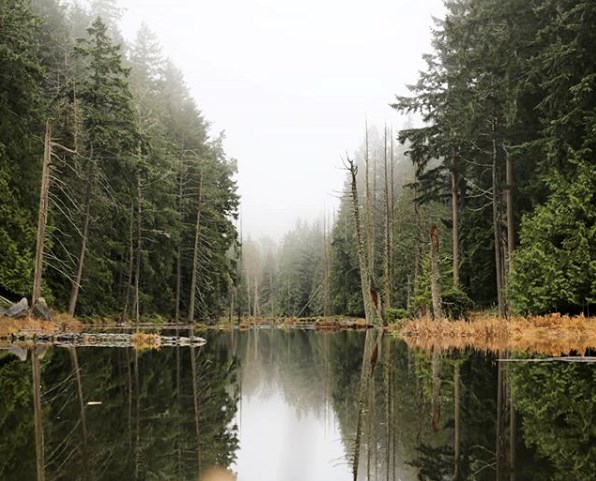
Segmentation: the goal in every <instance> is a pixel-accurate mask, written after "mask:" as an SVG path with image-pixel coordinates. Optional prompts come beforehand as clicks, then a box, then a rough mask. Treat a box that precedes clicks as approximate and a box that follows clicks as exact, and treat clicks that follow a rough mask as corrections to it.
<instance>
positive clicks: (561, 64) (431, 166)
mask: <svg viewBox="0 0 596 481" xmlns="http://www.w3.org/2000/svg"><path fill="white" fill-rule="evenodd" d="M445 6H446V12H447V13H446V15H445V18H442V19H435V28H434V29H433V33H432V35H433V42H432V45H433V49H432V51H431V52H430V53H428V54H427V55H425V56H424V62H425V68H424V69H423V70H422V71H420V73H419V78H418V80H417V81H416V82H415V83H414V84H413V85H410V86H408V90H409V94H408V95H400V96H396V98H395V101H394V103H393V104H392V107H393V108H394V109H396V110H397V111H398V112H399V113H401V114H403V115H406V116H409V117H408V118H409V119H410V120H409V121H408V122H406V123H405V125H404V126H403V127H402V128H401V129H399V130H398V131H394V130H393V128H391V127H388V126H385V127H384V128H383V127H381V128H380V129H379V128H375V127H374V126H373V127H371V128H369V127H368V126H365V123H364V122H363V129H362V131H363V139H362V146H361V148H360V150H359V151H357V152H355V153H353V154H352V157H353V158H352V159H349V158H348V159H344V161H346V168H348V167H349V166H348V163H347V161H352V162H353V164H354V167H355V168H354V171H357V172H355V173H356V176H357V179H356V184H357V186H358V198H359V207H358V209H359V217H360V219H359V223H360V224H361V228H360V230H361V231H362V232H361V239H360V241H359V240H358V237H357V235H356V234H357V232H356V231H357V230H358V229H357V226H356V224H355V216H354V209H353V205H352V199H351V198H350V196H349V195H348V194H349V191H350V183H351V182H350V175H349V174H346V189H345V194H346V195H344V196H343V197H342V199H341V203H340V207H339V211H338V212H337V214H336V215H335V219H334V222H331V223H329V222H325V221H321V222H319V223H313V224H311V225H310V226H308V228H305V227H304V226H303V225H297V226H296V229H295V230H294V231H293V232H291V233H289V234H288V235H287V237H286V238H285V240H284V242H282V244H281V246H280V247H279V248H277V249H272V246H271V245H270V244H268V243H267V242H262V243H259V242H252V243H248V244H246V243H245V246H244V249H245V250H244V254H245V255H244V263H245V264H246V266H245V267H246V271H247V272H249V273H250V274H249V277H248V279H247V282H248V283H249V286H248V289H247V290H246V292H247V295H248V297H249V312H251V313H253V314H261V315H279V314H283V315H304V314H306V315H320V314H327V315H329V314H333V315H337V314H347V315H354V316H358V315H362V314H363V313H364V311H365V306H364V305H363V297H364V298H366V294H364V296H363V294H362V292H361V286H360V283H361V277H360V271H361V267H362V266H361V265H359V260H358V247H359V244H361V245H362V247H363V253H364V254H365V255H364V257H365V261H366V266H367V271H368V275H367V277H368V278H369V284H370V288H371V291H374V292H375V297H378V298H379V299H382V301H383V304H382V305H383V306H384V310H385V311H386V318H387V319H388V320H389V321H391V320H394V319H396V318H401V317H406V316H408V315H412V314H425V313H428V312H429V311H432V307H431V306H432V299H431V277H432V271H433V269H432V259H431V257H432V256H431V238H430V228H431V226H433V225H435V226H437V230H438V240H439V242H438V243H439V252H438V256H437V257H438V258H437V265H438V267H437V270H438V278H439V282H440V284H441V291H442V303H441V309H442V310H443V311H444V312H445V313H446V314H447V315H450V316H451V317H460V316H463V315H465V313H466V311H468V310H470V309H490V310H494V312H495V314H497V315H498V316H500V317H505V316H507V315H509V314H512V313H521V314H527V313H533V314H544V313H551V312H560V313H569V314H579V313H584V314H586V315H590V314H591V313H592V314H593V313H594V307H595V305H596V195H595V192H596V161H595V157H594V155H595V154H594V148H595V146H596V144H595V142H596V134H595V132H596V130H595V129H596V55H594V52H593V45H594V44H595V42H596V4H595V3H594V2H591V1H581V0H570V1H554V0H553V1H551V0H529V1H528V0H505V1H502V0H447V1H446V2H445ZM417 118H419V119H420V120H421V121H420V122H417V121H415V119H417ZM249 249H250V250H249ZM272 256H273V257H272ZM275 256H276V257H275ZM269 258H274V259H276V261H275V262H274V263H273V264H272V263H271V262H268V261H267V259H269ZM255 266H257V267H255ZM259 266H260V267H259Z"/></svg>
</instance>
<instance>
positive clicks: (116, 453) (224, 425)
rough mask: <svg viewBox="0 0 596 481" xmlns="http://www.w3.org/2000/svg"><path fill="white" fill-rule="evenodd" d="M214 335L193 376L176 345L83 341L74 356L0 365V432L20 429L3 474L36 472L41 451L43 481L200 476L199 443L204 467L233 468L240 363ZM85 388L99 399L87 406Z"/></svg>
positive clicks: (8, 442)
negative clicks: (106, 345)
mask: <svg viewBox="0 0 596 481" xmlns="http://www.w3.org/2000/svg"><path fill="white" fill-rule="evenodd" d="M217 337H218V335H217V334H214V336H213V338H214V342H213V343H211V344H210V345H208V346H205V347H204V348H203V349H202V351H201V352H200V353H199V352H196V353H195V362H194V364H195V369H194V374H195V376H193V369H192V364H193V363H192V362H191V352H190V349H188V348H186V349H181V350H180V352H179V355H180V370H179V372H177V370H176V352H175V350H174V349H163V350H162V351H159V352H156V351H150V352H143V353H136V352H134V351H132V350H125V349H78V350H77V352H76V353H75V354H76V357H73V356H72V354H73V353H72V352H69V350H67V349H54V350H53V351H50V353H48V355H47V356H46V358H45V359H44V360H43V362H41V366H40V362H37V363H35V362H33V371H31V370H29V371H28V372H26V371H25V370H23V368H22V364H21V363H19V362H17V361H16V360H12V359H11V360H10V362H8V363H7V364H6V365H4V364H0V404H1V405H2V406H3V408H4V409H3V412H2V413H1V414H0V429H1V431H2V433H3V435H4V434H5V433H10V432H11V431H12V430H14V429H17V431H15V433H17V432H18V439H10V434H9V435H8V439H7V437H6V436H5V437H4V438H3V439H2V440H1V441H0V479H3V480H7V481H12V480H22V479H35V476H36V474H35V473H36V470H35V466H36V461H35V459H36V452H37V453H38V454H41V453H45V460H43V459H42V460H40V463H42V464H45V471H44V470H41V471H40V470H38V472H42V473H43V472H45V476H46V477H45V479H64V480H68V479H73V480H74V479H81V475H83V473H91V476H89V475H88V474H85V479H95V478H96V479H102V480H120V479H131V480H132V479H144V480H145V479H146V480H150V479H166V478H167V479H180V480H183V479H188V480H193V481H196V479H197V474H198V472H199V467H198V460H197V451H199V452H200V459H201V464H202V466H205V467H207V466H210V465H214V464H219V465H221V466H225V467H227V466H229V465H230V464H231V463H232V461H233V459H234V457H235V451H236V449H237V447H238V439H237V429H236V427H235V426H232V421H233V419H234V417H235V413H236V401H237V389H236V387H235V386H236V381H235V371H236V368H237V364H236V362H235V361H234V360H233V359H231V358H230V356H229V349H227V348H225V349H224V348H222V345H221V343H219V342H217V340H216V338H217ZM2 361H3V360H0V363H2ZM23 364H24V363H23ZM36 365H37V366H40V367H41V369H40V371H36ZM77 367H78V369H77ZM37 376H39V379H40V382H39V383H33V386H41V390H40V391H39V394H40V399H39V401H40V407H41V409H33V407H34V402H33V401H34V399H36V397H35V396H33V395H32V391H33V394H35V390H32V382H31V380H32V377H37ZM178 376H179V379H180V383H179V388H180V390H179V392H177V378H178ZM193 378H194V379H195V381H194V382H193ZM193 384H194V385H195V386H196V388H195V389H193ZM83 393H84V395H85V401H101V403H102V404H101V405H96V406H89V405H83V404H82V402H81V400H82V397H83V396H82V394H83ZM178 394H179V395H178ZM193 394H194V395H193ZM13 399H14V402H15V404H14V405H13ZM195 399H196V401H197V406H198V410H197V411H195V409H194V406H195ZM19 401H21V402H19ZM11 406H13V407H12V408H11ZM5 412H6V413H7V414H8V415H10V416H11V417H10V418H8V417H6V418H5V416H4V413H5ZM34 413H35V416H33V414H34ZM13 419H14V420H16V421H18V424H17V425H13ZM34 419H35V420H38V421H39V423H40V428H41V426H42V425H41V421H43V427H42V430H41V433H42V434H43V436H44V440H43V444H40V442H39V439H40V438H39V436H38V442H37V447H38V449H37V450H36V449H35V448H36V443H34V441H35V439H36V438H35V427H34ZM83 423H84V425H85V427H86V429H85V430H83ZM197 425H199V426H200V436H199V439H198V440H197V435H196V426H197ZM85 438H86V441H87V442H86V443H85V442H84V440H85ZM40 446H42V447H43V448H45V449H42V450H41V451H40V449H39V447H40ZM197 448H198V450H197ZM85 454H86V456H85ZM93 475H94V476H93ZM39 479H42V478H39Z"/></svg>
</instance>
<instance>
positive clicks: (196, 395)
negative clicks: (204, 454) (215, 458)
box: [190, 328, 201, 473]
mask: <svg viewBox="0 0 596 481" xmlns="http://www.w3.org/2000/svg"><path fill="white" fill-rule="evenodd" d="M190 336H191V337H193V336H194V333H193V329H192V328H191V329H190ZM190 368H191V372H192V400H193V406H194V413H195V435H196V437H197V471H198V472H199V473H200V472H201V444H200V439H201V437H200V436H201V432H200V426H199V393H198V382H199V380H198V376H197V359H196V357H195V348H194V347H192V346H191V347H190Z"/></svg>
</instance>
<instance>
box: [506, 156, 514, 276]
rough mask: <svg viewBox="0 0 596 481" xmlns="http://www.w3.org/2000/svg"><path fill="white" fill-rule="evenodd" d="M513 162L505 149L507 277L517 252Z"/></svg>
mask: <svg viewBox="0 0 596 481" xmlns="http://www.w3.org/2000/svg"><path fill="white" fill-rule="evenodd" d="M513 182H514V180H513V162H512V160H511V156H510V155H509V152H508V151H507V149H505V183H506V184H507V189H506V191H505V203H506V204H507V269H506V271H507V275H509V273H510V272H511V268H512V262H513V251H514V250H515V219H514V214H513Z"/></svg>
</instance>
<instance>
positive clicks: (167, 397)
mask: <svg viewBox="0 0 596 481" xmlns="http://www.w3.org/2000/svg"><path fill="white" fill-rule="evenodd" d="M371 338H372V337H371ZM364 341H365V335H363V334H361V333H356V332H339V333H324V334H323V333H316V332H306V331H298V330H289V331H282V330H277V329H275V330H262V331H250V332H247V333H244V332H242V333H238V332H236V333H233V334H232V335H229V334H225V333H216V332H210V334H209V342H208V344H207V345H206V346H204V347H203V348H201V349H196V350H195V352H194V353H193V352H191V350H190V349H189V348H178V349H163V350H162V351H157V352H156V351H149V352H141V353H137V352H135V351H133V350H130V349H129V350H126V349H95V348H82V349H77V350H76V352H74V353H73V352H72V351H69V350H67V349H53V350H50V351H49V352H48V353H47V355H46V356H45V357H43V359H41V358H40V357H41V356H37V357H33V358H32V360H31V362H32V364H31V365H30V364H29V362H26V363H25V362H19V361H18V360H17V358H15V357H13V356H12V355H8V354H0V405H1V406H2V410H0V432H1V433H2V438H0V479H2V480H6V481H16V480H23V479H36V476H37V471H36V453H37V454H40V455H41V454H43V455H44V457H45V459H44V460H43V461H41V460H40V463H41V464H44V465H45V470H40V472H41V473H45V475H46V479H48V480H51V479H64V480H69V479H80V477H81V475H82V474H83V473H90V475H87V476H86V479H102V480H108V481H109V480H114V481H115V480H120V479H131V480H132V479H135V478H136V479H147V480H150V479H170V478H173V479H177V480H178V479H179V480H184V479H191V480H193V481H196V478H197V473H198V471H199V466H198V461H199V458H200V462H201V466H204V467H207V466H210V465H213V464H219V465H222V466H229V465H230V464H231V462H232V461H233V459H234V453H235V451H236V449H237V447H238V440H237V436H236V427H235V426H232V423H233V421H234V419H235V414H236V402H237V399H238V385H239V382H240V380H239V379H236V373H237V372H238V365H237V363H236V361H235V360H234V359H235V356H238V357H239V358H241V359H243V364H242V383H243V391H244V393H245V394H247V395H251V394H254V393H256V392H263V391H264V392H267V390H268V389H273V388H274V387H275V388H276V389H278V388H279V386H281V389H282V391H283V395H284V396H285V399H286V401H287V402H288V403H289V404H290V405H292V406H294V407H296V410H297V412H298V413H299V414H306V413H313V414H314V415H316V416H318V417H322V416H324V415H326V413H327V409H328V408H330V409H333V411H334V412H335V414H336V416H337V419H338V423H339V430H340V433H341V436H342V438H343V441H344V445H345V446H346V452H347V453H349V454H350V455H353V454H355V452H354V445H355V443H356V438H357V433H358V432H359V431H360V433H361V438H360V449H359V450H358V453H359V455H360V458H361V459H360V461H359V465H360V467H359V470H358V473H359V479H361V480H365V479H366V480H368V479H371V480H375V481H381V480H385V481H389V480H397V479H402V480H404V481H412V480H414V479H419V480H435V479H436V480H439V479H441V480H443V479H457V480H461V481H464V480H477V481H495V479H500V480H508V481H515V480H516V479H519V480H528V481H547V480H548V481H550V480H552V481H562V480H567V479H573V480H579V481H588V480H591V479H592V478H593V473H594V472H596V465H595V463H596V452H595V449H596V448H595V446H596V444H595V442H594V441H595V437H596V431H595V428H594V426H595V425H596V418H595V417H596V392H595V390H594V388H593V386H594V382H595V381H596V369H594V367H593V366H591V365H587V364H568V363H567V364H566V363H559V364H554V363H524V364H521V363H499V364H497V363H495V362H494V359H490V358H486V357H484V356H483V355H481V354H478V353H474V352H471V351H466V352H459V353H451V354H449V355H443V357H442V360H441V363H440V366H438V365H437V364H436V363H435V364H434V369H433V356H432V353H430V352H423V351H409V350H408V349H407V347H406V345H405V344H403V343H401V342H399V341H396V340H394V339H392V338H388V337H387V336H384V337H383V338H382V340H381V341H380V342H381V344H379V346H380V347H379V349H378V358H376V359H375V362H374V364H375V365H376V368H375V369H370V372H369V374H368V375H369V379H368V381H367V382H366V383H365V384H364V386H363V384H362V383H361V380H362V367H363V366H362V359H363V352H364V348H365V342H364ZM374 345H375V344H374V343H372V344H371V346H374ZM0 352H2V351H0ZM234 353H235V355H234ZM193 354H194V356H193ZM29 355H32V353H31V351H29ZM372 357H375V356H373V353H372V352H371V349H369V350H368V354H365V356H364V358H365V360H366V359H368V360H369V364H368V366H369V368H370V367H372V363H370V360H371V358H372ZM38 368H39V369H38ZM36 369H38V370H36ZM433 371H434V372H433ZM34 378H38V382H33V379H34ZM437 385H440V390H438V391H437V389H436V387H437ZM36 386H37V387H38V388H39V389H38V392H37V394H39V396H40V397H39V401H40V403H39V404H38V408H37V409H34V406H35V403H34V400H35V399H36V392H35V389H34V388H35V387H36ZM362 387H364V389H363V390H361V389H362ZM433 388H434V389H433ZM433 397H434V398H435V401H434V403H433ZM511 399H513V404H514V406H512V404H511ZM87 401H101V402H102V404H101V405H100V406H89V405H87V404H86V402H87ZM513 407H515V409H513ZM436 408H440V412H441V417H440V421H439V422H438V423H437V428H438V430H437V432H434V431H433V429H432V423H431V421H432V413H433V410H434V409H436ZM359 413H360V415H359ZM359 419H360V427H359ZM35 420H37V421H38V422H40V423H41V422H43V429H42V431H41V432H38V442H37V445H36V442H35V440H36V436H35V422H34V421H35ZM197 430H198V435H197ZM39 434H43V437H44V439H43V442H40V440H41V437H40V436H39ZM85 440H86V441H85ZM36 448H37V449H36ZM85 453H87V455H85ZM350 460H353V458H351V457H350ZM346 461H347V460H346ZM497 461H498V462H497ZM85 462H86V463H87V466H85ZM512 466H515V467H516V469H515V470H512V469H511V467H512ZM497 470H498V472H497Z"/></svg>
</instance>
